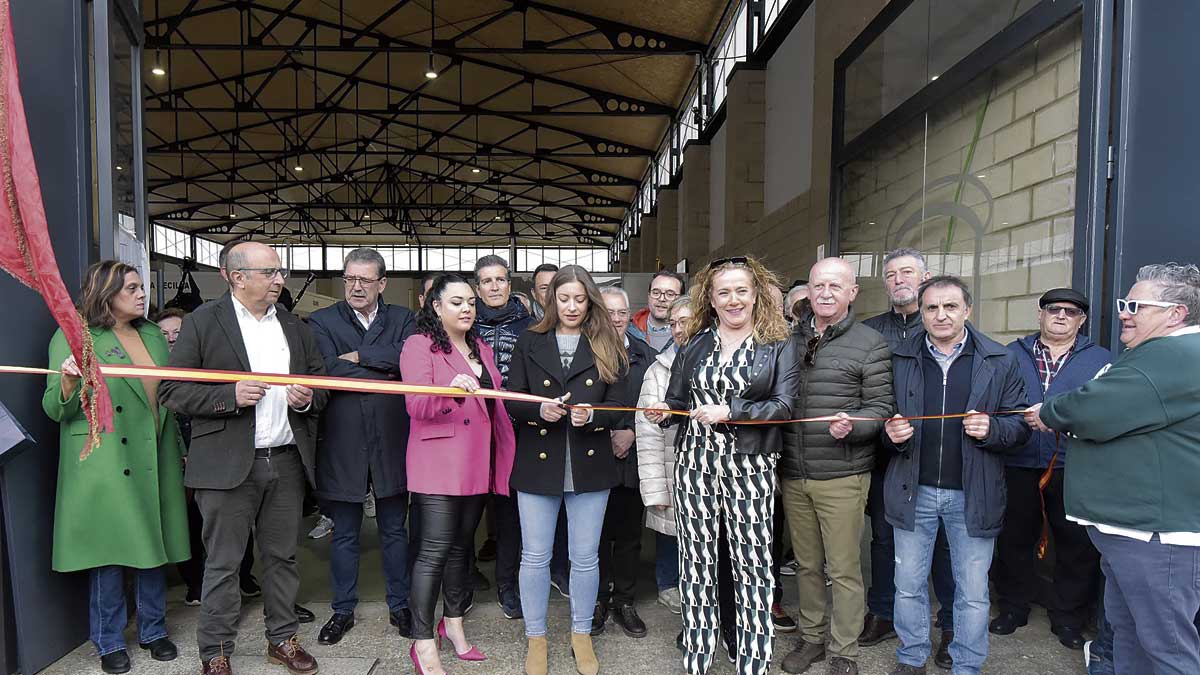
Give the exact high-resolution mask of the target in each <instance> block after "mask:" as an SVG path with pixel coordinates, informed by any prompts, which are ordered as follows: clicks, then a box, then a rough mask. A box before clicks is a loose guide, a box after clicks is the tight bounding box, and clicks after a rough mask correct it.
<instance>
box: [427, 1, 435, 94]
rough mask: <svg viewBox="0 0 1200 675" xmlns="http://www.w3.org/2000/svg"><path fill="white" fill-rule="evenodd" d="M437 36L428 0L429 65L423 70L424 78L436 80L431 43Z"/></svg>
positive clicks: (430, 3)
mask: <svg viewBox="0 0 1200 675" xmlns="http://www.w3.org/2000/svg"><path fill="white" fill-rule="evenodd" d="M436 36H437V14H436V13H435V12H434V11H433V0H429V65H428V67H426V68H425V77H426V78H428V79H430V80H436V79H437V76H438V72H437V71H436V70H434V68H433V41H434V38H435V37H436Z"/></svg>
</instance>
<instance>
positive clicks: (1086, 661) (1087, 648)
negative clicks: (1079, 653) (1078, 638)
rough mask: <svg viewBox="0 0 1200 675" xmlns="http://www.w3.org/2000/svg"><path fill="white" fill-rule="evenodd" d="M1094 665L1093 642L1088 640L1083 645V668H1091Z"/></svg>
mask: <svg viewBox="0 0 1200 675" xmlns="http://www.w3.org/2000/svg"><path fill="white" fill-rule="evenodd" d="M1091 665H1092V641H1091V640H1088V641H1087V642H1085V643H1083V667H1084V668H1090V667H1091Z"/></svg>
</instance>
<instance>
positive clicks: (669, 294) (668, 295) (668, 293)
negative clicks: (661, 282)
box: [650, 288, 679, 300]
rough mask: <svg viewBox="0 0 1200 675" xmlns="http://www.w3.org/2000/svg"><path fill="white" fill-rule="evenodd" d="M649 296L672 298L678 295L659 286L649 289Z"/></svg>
mask: <svg viewBox="0 0 1200 675" xmlns="http://www.w3.org/2000/svg"><path fill="white" fill-rule="evenodd" d="M650 297H651V298H654V299H655V300H674V299H675V298H678V297H679V294H678V293H676V292H675V291H668V290H664V289H661V288H655V289H652V290H651V291H650Z"/></svg>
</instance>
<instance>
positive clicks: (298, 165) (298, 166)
mask: <svg viewBox="0 0 1200 675" xmlns="http://www.w3.org/2000/svg"><path fill="white" fill-rule="evenodd" d="M292 170H293V171H303V170H304V167H303V166H302V165H301V164H300V162H296V166H293V167H292Z"/></svg>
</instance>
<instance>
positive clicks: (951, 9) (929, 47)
mask: <svg viewBox="0 0 1200 675" xmlns="http://www.w3.org/2000/svg"><path fill="white" fill-rule="evenodd" d="M1038 1H1039V0H914V2H913V3H912V4H911V5H909V7H908V8H907V9H905V10H904V11H903V12H901V14H900V16H898V17H897V18H896V20H895V21H893V22H892V24H891V25H889V26H888V27H887V28H885V29H884V30H883V32H882V33H881V34H880V35H879V36H878V37H877V38H875V40H874V41H873V42H872V43H871V44H870V45H868V46H867V48H866V49H865V50H864V51H863V53H862V54H860V55H859V56H858V58H856V59H855V60H854V62H853V63H851V64H850V65H849V66H848V67H847V68H846V72H845V86H846V106H845V110H844V115H845V117H844V119H845V123H844V125H843V127H844V133H843V142H845V143H849V142H850V141H851V140H853V139H854V138H856V137H857V136H858V135H859V134H861V133H862V132H863V131H865V130H867V129H868V128H870V126H871V125H873V124H875V123H876V122H878V121H879V120H880V119H882V118H883V117H884V116H886V115H887V114H888V113H890V112H892V111H893V110H895V109H896V108H897V107H898V106H899V105H900V104H901V103H903V102H904V101H907V100H908V99H909V98H911V97H912V96H913V95H914V94H916V93H917V92H918V91H920V90H921V89H922V88H923V87H925V86H926V85H927V84H929V83H930V82H931V81H933V80H936V79H937V78H938V77H940V76H941V74H942V73H944V72H946V71H947V70H948V69H950V68H951V67H953V66H954V64H956V63H958V62H959V61H961V60H962V59H963V58H964V57H966V56H967V55H969V54H970V53H971V52H973V51H975V50H976V49H978V48H979V47H980V46H981V45H982V44H983V43H985V42H987V41H988V40H989V39H991V38H992V37H993V36H994V35H996V34H997V33H999V32H1000V31H1002V30H1003V29H1004V28H1005V27H1007V26H1008V25H1009V24H1011V23H1012V22H1013V21H1015V20H1017V19H1018V18H1020V17H1021V15H1023V14H1024V13H1025V12H1027V11H1028V10H1029V9H1031V8H1032V7H1034V6H1035V5H1037V4H1038Z"/></svg>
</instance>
